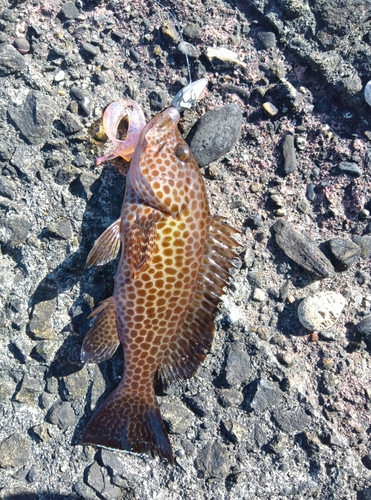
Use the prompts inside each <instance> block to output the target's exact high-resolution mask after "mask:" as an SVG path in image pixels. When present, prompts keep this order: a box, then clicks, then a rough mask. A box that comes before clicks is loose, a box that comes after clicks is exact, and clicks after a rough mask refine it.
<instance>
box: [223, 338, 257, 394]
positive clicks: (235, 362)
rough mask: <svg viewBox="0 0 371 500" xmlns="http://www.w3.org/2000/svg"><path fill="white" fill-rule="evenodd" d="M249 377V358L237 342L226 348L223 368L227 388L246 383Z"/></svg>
mask: <svg viewBox="0 0 371 500" xmlns="http://www.w3.org/2000/svg"><path fill="white" fill-rule="evenodd" d="M250 375H251V361H250V356H249V355H248V354H247V353H246V352H245V351H244V349H243V347H242V345H241V344H240V343H239V342H235V343H233V344H231V345H229V346H228V349H227V362H226V366H225V381H226V383H227V384H228V386H229V387H237V386H238V385H240V384H244V383H247V382H248V381H249V379H250Z"/></svg>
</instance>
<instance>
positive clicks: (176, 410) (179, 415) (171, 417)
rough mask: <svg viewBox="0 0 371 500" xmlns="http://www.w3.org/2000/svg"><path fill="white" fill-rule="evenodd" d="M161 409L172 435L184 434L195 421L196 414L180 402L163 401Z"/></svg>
mask: <svg viewBox="0 0 371 500" xmlns="http://www.w3.org/2000/svg"><path fill="white" fill-rule="evenodd" d="M160 409H161V415H162V418H163V419H164V420H165V422H166V423H167V424H168V429H169V432H170V433H171V434H184V433H185V432H186V430H187V429H188V428H189V427H190V426H191V425H192V424H193V423H194V421H195V416H194V414H193V413H192V412H191V411H190V410H188V408H187V407H186V406H184V405H183V404H181V403H179V402H176V401H173V402H167V401H163V402H162V403H161V405H160Z"/></svg>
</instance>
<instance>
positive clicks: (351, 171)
mask: <svg viewBox="0 0 371 500" xmlns="http://www.w3.org/2000/svg"><path fill="white" fill-rule="evenodd" d="M338 168H339V170H340V172H341V173H343V174H347V175H351V176H353V177H360V176H361V175H362V174H363V170H362V169H361V168H359V166H358V165H357V163H353V162H350V161H341V162H340V163H339V166H338Z"/></svg>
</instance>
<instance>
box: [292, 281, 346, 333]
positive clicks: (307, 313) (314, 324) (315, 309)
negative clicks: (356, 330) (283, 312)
mask: <svg viewBox="0 0 371 500" xmlns="http://www.w3.org/2000/svg"><path fill="white" fill-rule="evenodd" d="M345 304H346V299H345V297H343V296H342V295H341V294H340V293H337V292H331V291H325V292H318V293H316V294H315V295H310V296H309V297H306V298H305V299H304V300H302V301H301V302H300V304H299V307H298V316H299V321H300V323H301V324H302V325H303V326H304V327H305V328H307V330H310V331H319V332H321V331H322V330H326V329H327V328H330V327H331V326H333V325H334V324H335V323H336V321H337V320H338V319H339V317H340V314H341V312H342V310H343V309H344V306H345Z"/></svg>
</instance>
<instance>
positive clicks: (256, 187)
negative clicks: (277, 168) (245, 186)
mask: <svg viewBox="0 0 371 500" xmlns="http://www.w3.org/2000/svg"><path fill="white" fill-rule="evenodd" d="M261 187H262V186H261V184H259V183H258V182H253V183H252V184H251V185H250V191H251V192H252V193H257V192H259V191H260V190H261Z"/></svg>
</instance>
